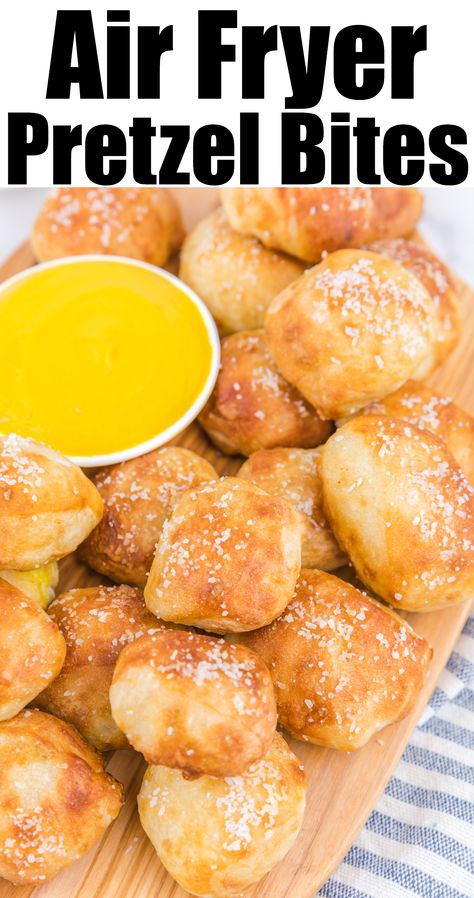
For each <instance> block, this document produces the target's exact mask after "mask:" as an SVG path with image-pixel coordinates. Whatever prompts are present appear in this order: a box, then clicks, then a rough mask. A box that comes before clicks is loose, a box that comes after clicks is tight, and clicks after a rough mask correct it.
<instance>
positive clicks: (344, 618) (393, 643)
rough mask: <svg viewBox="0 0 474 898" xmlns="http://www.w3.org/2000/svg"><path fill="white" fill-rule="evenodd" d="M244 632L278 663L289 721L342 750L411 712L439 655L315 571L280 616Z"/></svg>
mask: <svg viewBox="0 0 474 898" xmlns="http://www.w3.org/2000/svg"><path fill="white" fill-rule="evenodd" d="M238 638H239V640H240V639H241V640H242V641H243V642H244V643H245V645H248V646H250V647H251V648H253V649H254V651H255V652H257V654H259V655H260V657H261V658H263V660H264V661H265V662H266V664H267V665H268V667H269V669H270V673H271V676H272V679H273V683H274V686H275V692H276V699H277V709H278V720H279V722H280V723H281V725H282V726H284V727H285V729H286V730H288V732H289V733H291V734H292V735H293V736H295V737H296V738H297V739H301V740H303V741H304V742H314V743H316V745H324V746H325V747H326V748H337V749H341V750H342V751H353V750H354V749H356V748H360V747H361V746H362V745H365V743H366V742H367V741H368V740H369V739H370V738H371V736H373V734H374V733H377V732H378V731H379V730H381V729H382V728H383V727H385V726H388V725H389V724H391V723H395V721H397V720H400V718H402V717H406V715H407V714H409V713H410V711H411V710H412V708H413V705H414V703H415V700H416V698H417V695H418V693H419V691H420V689H421V687H422V686H423V683H424V680H425V676H426V673H427V669H428V666H429V662H430V659H431V655H432V651H431V649H430V647H429V645H428V643H427V642H426V640H425V639H423V638H422V637H421V636H417V634H416V633H415V632H414V630H412V628H411V627H410V626H409V624H407V622H406V621H404V620H402V618H401V617H399V616H398V615H397V614H395V613H394V612H393V611H391V610H390V609H388V608H385V607H384V606H383V605H380V604H379V603H378V602H375V601H374V600H373V599H369V598H368V596H366V595H363V594H362V593H361V592H359V590H358V589H355V588H354V587H353V586H351V585H350V584H349V583H345V582H344V581H343V580H339V578H338V577H333V576H332V575H331V574H326V573H324V572H322V571H314V570H302V571H301V577H300V579H299V580H298V583H297V585H296V591H295V595H294V597H293V600H292V602H290V604H289V605H288V608H287V609H286V610H285V611H284V613H283V614H282V615H281V616H280V617H279V618H277V620H275V621H273V623H272V624H270V626H269V627H264V628H263V629H261V630H256V631H255V633H246V634H245V635H242V636H239V637H238Z"/></svg>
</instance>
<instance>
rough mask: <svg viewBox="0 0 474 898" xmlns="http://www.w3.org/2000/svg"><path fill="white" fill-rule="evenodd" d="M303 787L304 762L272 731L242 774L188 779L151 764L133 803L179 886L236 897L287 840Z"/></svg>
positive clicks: (208, 896) (296, 826)
mask: <svg viewBox="0 0 474 898" xmlns="http://www.w3.org/2000/svg"><path fill="white" fill-rule="evenodd" d="M305 794H306V784H305V776H304V772H303V768H302V767H301V766H300V764H299V762H298V758H297V757H296V756H295V755H294V754H293V752H292V751H290V749H289V747H288V745H287V744H286V742H285V740H284V739H283V737H282V736H280V734H279V733H275V736H274V738H273V742H272V744H271V746H270V749H269V750H268V752H267V754H266V755H265V756H264V757H263V758H262V760H260V761H257V762H256V763H254V764H252V765H251V766H250V767H249V768H248V769H247V770H246V771H245V773H243V774H242V775H241V776H237V777H225V778H222V777H220V778H218V777H212V776H201V777H199V778H197V779H191V780H190V779H187V778H185V777H184V776H183V774H182V773H180V771H179V770H171V769H170V768H168V767H149V768H148V770H147V772H146V774H145V777H144V780H143V784H142V787H141V789H140V793H139V795H138V811H139V814H140V820H141V824H142V826H143V829H144V830H145V832H146V834H147V836H148V838H149V839H150V841H151V842H152V844H153V846H154V848H155V850H156V852H157V854H158V857H159V858H160V861H161V862H162V864H163V866H164V867H165V868H166V869H167V870H168V872H169V873H170V874H171V876H173V878H174V879H176V880H177V882H178V883H179V885H180V886H182V888H183V889H185V890H186V891H188V892H190V893H191V894H192V895H198V896H199V895H200V896H202V898H222V896H224V895H225V896H226V898H232V896H235V898H237V896H241V894H242V890H243V889H246V888H247V887H248V886H250V885H252V883H254V882H257V880H259V879H261V877H262V876H265V874H266V873H268V872H269V871H270V870H271V869H272V867H274V866H275V864H277V863H278V862H279V861H280V860H281V859H282V858H283V857H284V856H285V854H286V853H287V852H288V851H289V849H290V848H291V847H292V845H293V843H294V842H295V840H296V837H297V835H298V832H299V830H300V827H301V824H302V822H303V815H304V807H305Z"/></svg>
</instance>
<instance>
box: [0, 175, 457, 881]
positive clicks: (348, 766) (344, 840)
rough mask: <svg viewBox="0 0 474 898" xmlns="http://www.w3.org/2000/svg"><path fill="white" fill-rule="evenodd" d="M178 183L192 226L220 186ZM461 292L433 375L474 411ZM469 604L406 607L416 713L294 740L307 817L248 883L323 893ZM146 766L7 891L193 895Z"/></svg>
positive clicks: (82, 573)
mask: <svg viewBox="0 0 474 898" xmlns="http://www.w3.org/2000/svg"><path fill="white" fill-rule="evenodd" d="M175 193H176V196H177V197H178V200H179V201H180V203H181V205H182V208H183V212H184V217H185V221H186V225H187V226H188V227H190V226H191V225H192V224H193V223H194V222H195V221H196V220H198V219H199V218H201V217H203V215H205V214H206V213H207V212H208V211H209V210H210V209H211V208H213V207H214V205H215V204H216V196H215V194H214V192H213V191H210V190H203V189H187V188H183V189H181V190H176V191H175ZM445 261H448V262H449V260H445ZM32 264H33V257H32V254H31V250H30V248H29V246H28V244H27V243H25V244H24V245H23V246H22V247H21V248H20V249H19V250H18V251H17V252H16V253H15V254H14V255H13V256H12V257H11V258H10V259H9V260H8V262H7V263H6V264H5V265H4V266H3V268H1V269H0V280H3V279H5V278H6V277H9V276H10V275H12V274H15V273H16V272H18V271H21V270H22V269H24V268H26V267H28V266H30V265H32ZM460 292H461V297H462V306H463V317H464V332H463V340H462V344H461V346H460V347H459V348H458V349H457V351H456V352H455V353H454V354H453V355H452V356H451V358H450V359H449V360H448V361H447V362H445V364H444V366H443V368H442V369H440V370H439V371H438V372H437V373H436V375H435V376H434V377H433V378H432V384H433V385H434V386H435V387H436V389H439V390H440V391H441V392H443V393H446V394H449V395H451V396H453V397H454V398H455V399H456V401H457V402H459V404H460V405H462V406H463V407H464V408H466V409H467V410H468V411H469V412H471V413H474V369H473V360H474V293H473V291H471V290H470V289H469V288H468V287H467V286H465V285H463V284H460ZM174 442H175V443H179V445H182V446H187V447H188V448H190V449H193V450H194V451H196V452H198V453H199V454H201V455H203V456H205V457H206V458H208V459H209V461H211V462H212V464H214V465H215V467H216V468H217V470H218V471H219V472H220V473H229V474H230V473H233V472H235V471H236V470H237V469H238V468H239V466H240V464H241V462H242V460H241V459H229V458H226V457H225V456H223V455H221V454H220V453H217V452H216V451H215V450H214V449H213V448H212V447H211V445H210V444H209V443H208V442H207V440H206V438H205V437H204V436H203V434H202V432H201V431H200V429H199V427H198V426H197V425H196V424H193V425H192V426H191V427H190V428H188V430H187V431H186V432H185V433H184V434H182V435H181V437H179V438H178V439H176V440H174ZM99 582H104V578H100V577H99V576H97V575H94V574H93V573H92V572H91V571H90V570H88V569H87V568H86V567H84V566H83V565H81V564H79V563H78V562H77V561H76V559H75V557H74V556H70V557H69V558H67V559H65V560H64V561H63V562H62V563H61V580H60V588H61V589H64V588H66V587H72V586H86V585H92V584H94V583H99ZM468 613H469V607H468V606H467V605H462V606H458V607H456V608H450V609H448V610H444V611H438V612H435V613H432V614H429V613H428V614H406V615H405V616H406V618H407V619H408V620H409V621H410V623H411V624H412V625H413V626H414V627H415V629H416V630H417V631H418V632H419V633H421V634H422V635H423V636H425V637H426V638H427V639H428V640H429V642H430V643H431V645H432V646H433V649H434V657H433V664H432V669H431V674H430V677H429V679H428V683H427V684H426V687H425V689H424V690H423V692H422V694H421V695H420V697H419V701H418V703H417V707H416V709H415V711H414V713H413V714H412V715H411V716H410V717H409V718H407V719H406V720H403V721H402V722H401V723H398V724H395V725H393V726H391V727H388V728H387V729H385V730H383V731H382V732H381V734H380V735H379V737H378V738H375V739H373V740H372V741H371V742H370V743H369V744H368V745H367V746H366V747H365V748H362V749H360V750H359V751H357V752H355V753H353V754H347V753H344V752H336V751H331V750H329V749H323V748H318V747H316V746H310V745H304V744H302V743H301V742H296V741H294V740H290V744H291V746H292V748H293V750H294V751H295V752H296V754H297V755H298V757H299V758H300V759H301V761H302V762H303V763H304V765H305V768H306V773H307V778H308V801H307V809H306V815H305V821H304V825H303V829H302V831H301V833H300V836H299V838H298V840H297V843H296V845H295V846H294V848H293V849H292V851H291V852H290V853H289V854H288V855H287V857H286V858H285V859H284V860H283V861H282V862H281V863H280V864H279V865H278V866H277V867H276V868H275V870H274V871H273V872H272V873H271V874H269V876H267V877H266V878H265V879H264V880H262V882H261V883H260V884H259V885H257V886H256V887H254V888H253V889H251V890H250V891H249V892H248V895H249V896H251V898H312V896H315V895H316V893H317V891H318V889H319V888H320V887H321V886H322V884H323V883H324V882H325V880H326V879H327V878H328V876H330V874H331V872H332V871H333V870H334V869H335V867H336V866H337V865H338V864H339V862H340V861H341V860H342V858H343V857H344V855H345V854H346V852H347V851H348V849H349V848H350V846H351V844H352V843H353V841H354V839H355V838H356V836H357V833H358V832H359V830H360V829H361V827H362V826H363V824H364V822H365V820H366V819H367V817H368V815H369V814H370V812H371V810H372V808H373V807H374V805H375V804H376V802H377V799H378V797H379V796H380V794H381V793H382V791H383V789H384V787H385V784H386V783H387V780H388V779H389V777H390V774H391V773H392V771H393V769H394V767H395V765H396V763H397V761H398V759H399V758H400V755H401V754H402V752H403V749H404V748H405V745H406V744H407V742H408V740H409V737H410V733H411V732H412V730H413V728H414V727H415V725H416V722H417V720H418V718H419V716H420V713H421V711H422V710H423V708H424V706H425V705H426V702H427V701H428V699H429V697H430V695H431V692H432V691H433V688H434V686H435V684H436V680H437V678H438V676H439V674H440V673H441V671H442V669H443V667H444V666H445V664H446V661H447V660H448V657H449V655H450V653H451V650H452V648H453V646H454V644H455V642H456V639H457V637H458V635H459V633H460V631H461V629H462V626H463V624H464V622H465V620H466V618H467V616H468ZM144 769H145V765H144V762H143V760H142V759H141V756H139V755H137V754H136V753H134V752H132V751H122V752H116V753H115V754H114V755H113V756H112V757H111V759H110V761H109V764H108V770H109V771H110V772H111V773H112V774H113V775H114V776H116V777H117V779H119V780H121V782H123V783H124V785H125V789H126V796H127V800H126V804H125V807H124V808H123V810H122V812H121V814H120V816H119V817H118V819H117V820H116V821H115V822H114V823H113V824H112V826H111V827H110V828H109V829H108V831H107V832H106V834H105V835H104V837H103V839H102V840H101V841H100V842H99V843H98V844H97V845H95V846H94V847H93V848H92V849H91V850H90V851H89V852H88V854H87V855H86V856H85V857H83V858H82V859H81V860H80V861H78V862H77V863H76V864H74V865H73V866H72V867H69V868H68V869H66V870H64V871H63V872H62V873H60V874H58V875H57V876H56V877H55V878H54V879H53V880H52V881H51V882H49V883H45V884H43V885H41V886H36V887H34V886H12V885H10V884H9V883H6V882H5V881H4V880H0V896H1V898H29V896H34V898H185V896H186V895H187V894H188V893H185V892H184V891H183V890H182V889H180V888H179V886H177V885H176V883H175V882H174V881H173V880H172V879H171V877H169V876H168V874H167V873H166V871H165V870H164V868H163V867H162V865H161V864H160V861H159V860H158V858H157V856H156V854H155V852H154V850H153V848H152V846H151V844H150V842H149V841H148V839H147V837H146V836H145V834H144V832H143V830H142V829H141V826H140V822H139V819H138V814H137V810H136V800H135V799H136V794H137V791H138V789H139V788H140V784H141V780H142V776H143V772H144Z"/></svg>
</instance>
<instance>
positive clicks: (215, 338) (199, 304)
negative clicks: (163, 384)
mask: <svg viewBox="0 0 474 898" xmlns="http://www.w3.org/2000/svg"><path fill="white" fill-rule="evenodd" d="M78 262H79V263H80V262H119V263H124V264H126V265H129V266H130V265H132V266H136V267H137V268H145V269H147V270H148V271H151V272H152V273H153V274H155V275H156V276H157V278H158V279H159V280H162V279H164V280H166V281H169V282H171V283H172V284H174V285H175V286H176V287H178V288H179V289H180V290H181V291H182V293H185V294H186V296H187V297H188V298H189V299H190V300H191V302H192V303H193V304H194V305H195V306H196V308H197V309H198V311H199V314H200V317H201V319H202V321H203V323H204V326H205V328H206V331H207V334H208V337H209V342H210V344H211V353H212V354H211V364H210V368H209V373H208V376H207V378H206V381H205V383H204V386H203V387H202V389H201V391H200V393H199V394H198V396H197V397H196V399H195V400H194V402H193V403H192V405H191V406H190V407H189V408H188V409H187V411H186V412H185V413H184V414H183V415H181V417H180V418H178V419H177V420H176V421H175V422H174V423H173V424H171V425H170V426H169V427H167V428H166V429H165V430H162V431H160V432H159V433H157V434H156V435H155V436H154V437H151V438H150V439H149V440H145V442H143V443H138V444H136V445H135V446H130V447H129V448H127V449H122V450H120V451H119V452H109V453H104V454H102V455H69V456H68V458H70V459H71V461H73V462H75V463H76V464H77V465H80V466H81V467H82V468H96V467H102V465H114V464H117V463H118V462H121V461H127V460H128V459H130V458H136V457H137V456H139V455H144V454H145V453H146V452H151V450H152V449H157V448H158V447H159V446H163V445H164V443H167V442H168V441H169V440H172V439H173V438H174V437H176V436H178V434H180V433H181V432H182V431H183V430H185V428H186V427H188V425H189V424H191V423H192V421H194V419H195V418H196V417H197V415H198V414H199V412H200V411H201V409H202V408H203V407H204V405H205V404H206V402H207V400H208V399H209V396H210V395H211V393H212V390H213V388H214V385H215V382H216V380H217V375H218V372H219V363H220V339H219V334H218V331H217V327H216V324H215V321H214V319H213V317H212V315H211V313H210V312H209V309H208V308H207V306H206V305H205V304H204V303H203V301H202V299H200V298H199V296H198V295H197V293H195V292H194V290H192V289H191V287H188V285H187V284H185V283H184V282H183V281H182V280H180V278H178V277H176V275H174V274H170V272H169V271H165V270H164V269H163V268H158V267H157V266H156V265H150V264H149V263H148V262H140V261H138V260H137V259H128V258H127V257H125V256H114V255H94V254H90V255H84V256H66V257H65V258H63V259H54V260H53V261H51V262H41V263H39V264H38V265H35V266H33V267H31V268H26V269H25V270H24V271H21V272H19V273H18V274H15V275H13V276H12V277H10V278H8V280H6V281H3V282H2V283H1V284H0V302H1V300H2V294H3V293H4V292H5V290H7V289H9V288H10V287H11V286H12V284H15V283H18V282H20V281H22V280H25V279H26V278H28V277H31V276H32V275H34V273H35V272H37V271H40V270H42V269H45V268H54V267H57V266H59V265H68V264H70V263H75V264H77V263H78ZM53 448H55V447H53Z"/></svg>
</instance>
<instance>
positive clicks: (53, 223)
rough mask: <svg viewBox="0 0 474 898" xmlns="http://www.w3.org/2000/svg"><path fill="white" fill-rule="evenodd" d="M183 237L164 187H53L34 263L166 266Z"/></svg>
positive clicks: (36, 232) (36, 235)
mask: <svg viewBox="0 0 474 898" xmlns="http://www.w3.org/2000/svg"><path fill="white" fill-rule="evenodd" d="M183 236H184V231H183V226H182V223H181V215H180V212H179V208H178V205H177V203H176V200H175V199H174V197H173V195H172V193H171V191H170V190H166V189H165V188H162V187H133V188H128V187H56V188H55V189H54V190H51V191H50V193H49V194H48V196H47V197H46V200H45V202H44V205H43V208H42V209H41V211H40V213H39V215H38V218H37V219H36V222H35V224H34V226H33V231H32V234H31V246H32V249H33V253H34V256H35V258H36V260H37V261H38V262H48V261H49V260H50V259H61V258H63V257H64V256H84V255H87V254H89V253H98V254H100V255H109V254H111V255H113V256H127V257H128V258H130V259H139V260H140V261H142V262H150V263H151V264H152V265H164V264H165V262H166V261H167V260H168V259H169V257H170V256H172V255H173V253H175V252H177V250H178V249H179V247H180V244H181V241H182V239H183Z"/></svg>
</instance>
